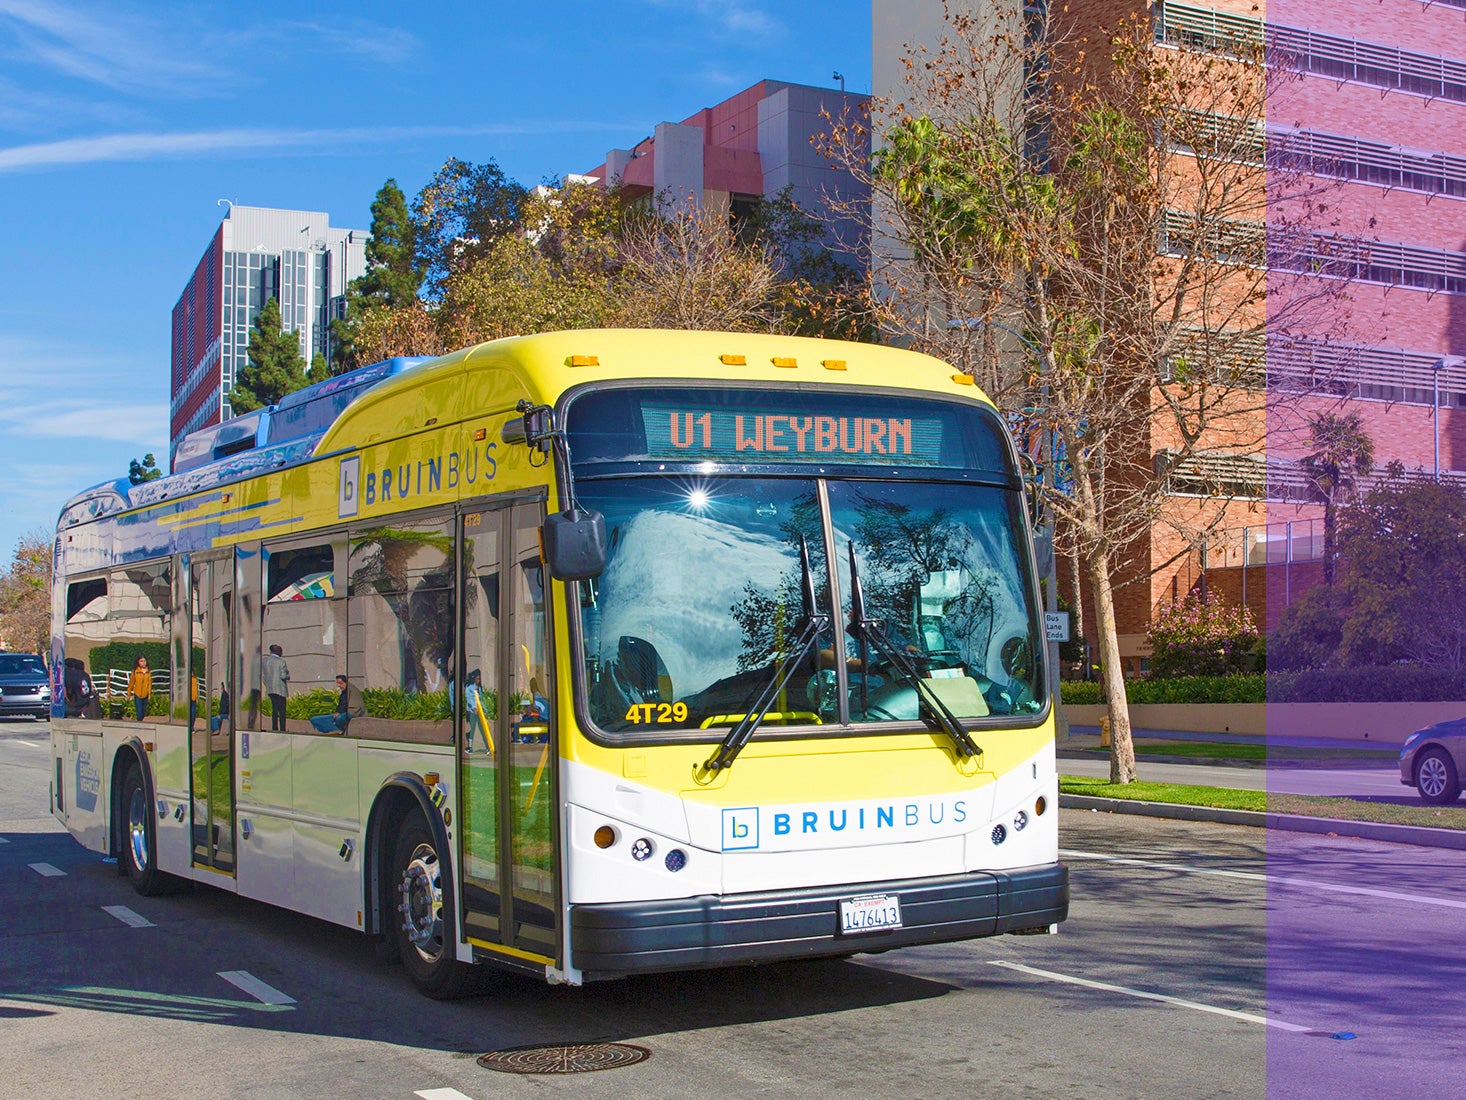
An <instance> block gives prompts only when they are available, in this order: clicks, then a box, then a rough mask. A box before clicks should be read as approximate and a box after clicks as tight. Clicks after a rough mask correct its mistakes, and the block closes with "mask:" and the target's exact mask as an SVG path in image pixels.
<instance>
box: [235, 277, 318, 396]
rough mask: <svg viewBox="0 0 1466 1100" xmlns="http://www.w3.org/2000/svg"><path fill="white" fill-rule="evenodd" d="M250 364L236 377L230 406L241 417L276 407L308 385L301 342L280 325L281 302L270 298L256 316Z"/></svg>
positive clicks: (251, 336)
mask: <svg viewBox="0 0 1466 1100" xmlns="http://www.w3.org/2000/svg"><path fill="white" fill-rule="evenodd" d="M248 353H249V365H248V366H246V367H243V368H241V369H240V371H239V373H238V374H236V375H235V376H234V387H233V388H232V389H231V390H230V391H229V405H230V407H231V408H232V409H233V410H234V414H235V415H236V416H238V415H239V414H241V413H247V412H254V410H255V409H262V408H264V407H265V406H266V405H273V404H275V403H276V402H277V401H279V400H280V398H282V397H284V396H285V395H286V394H287V393H294V392H295V391H296V390H298V389H301V388H302V387H303V386H305V384H306V377H305V357H304V356H302V355H301V354H300V339H299V337H297V336H296V335H295V333H293V332H286V331H284V330H283V329H282V328H281V325H280V302H279V299H276V298H271V299H270V300H269V301H267V302H266V303H265V304H264V306H263V308H261V310H260V311H259V313H258V314H256V315H255V323H254V327H253V328H252V330H251V331H250V334H249V348H248Z"/></svg>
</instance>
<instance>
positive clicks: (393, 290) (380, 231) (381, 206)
mask: <svg viewBox="0 0 1466 1100" xmlns="http://www.w3.org/2000/svg"><path fill="white" fill-rule="evenodd" d="M416 240H417V232H416V230H415V229H414V227H413V223H412V219H411V217H409V216H408V213H407V197H406V196H405V195H403V193H402V189H401V188H400V187H398V186H397V181H396V180H395V179H389V180H388V181H387V182H386V183H384V184H382V188H381V190H380V191H378V192H377V197H376V199H374V200H373V202H372V235H371V239H370V240H368V241H367V244H366V262H367V271H366V274H365V275H363V276H361V278H359V279H356V280H355V281H354V282H353V284H352V290H353V291H355V292H356V293H357V294H360V295H361V296H362V297H364V298H370V299H374V300H376V301H379V302H381V303H383V304H384V305H387V306H393V307H397V306H405V305H409V304H411V303H412V302H413V301H414V300H415V299H416V298H417V292H418V288H419V287H421V286H422V272H421V271H420V270H419V268H418V266H417V262H416V259H415V252H414V250H415V248H416Z"/></svg>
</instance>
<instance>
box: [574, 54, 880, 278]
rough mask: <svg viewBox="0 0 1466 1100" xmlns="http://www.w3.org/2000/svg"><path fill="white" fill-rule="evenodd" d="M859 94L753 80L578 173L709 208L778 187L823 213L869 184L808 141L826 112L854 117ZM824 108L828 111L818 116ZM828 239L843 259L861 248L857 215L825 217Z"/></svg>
mask: <svg viewBox="0 0 1466 1100" xmlns="http://www.w3.org/2000/svg"><path fill="white" fill-rule="evenodd" d="M867 98H868V97H866V96H863V95H856V94H854V93H848V92H843V91H841V90H839V89H837V88H815V87H810V86H808V85H804V84H787V83H784V82H782V81H778V80H760V81H759V82H758V83H757V84H755V85H753V86H752V87H750V88H745V89H744V90H743V91H741V92H739V93H738V94H737V95H735V96H732V97H731V98H729V99H725V100H724V101H723V102H721V103H719V104H717V105H715V106H713V107H704V108H703V109H702V110H700V111H698V112H697V113H696V114H694V115H691V116H689V117H688V118H686V119H684V120H683V121H681V122H662V123H658V124H657V126H656V128H655V129H654V130H653V132H652V135H651V136H650V137H647V138H645V139H644V140H642V141H640V142H638V143H637V144H636V145H635V146H634V147H633V148H631V149H612V150H610V151H609V152H608V153H607V154H606V160H605V162H604V163H603V164H600V165H598V166H597V167H595V168H593V169H591V170H590V171H589V172H587V173H585V174H586V175H589V176H592V177H594V178H596V179H599V180H607V181H610V180H618V179H619V180H620V181H621V183H622V184H623V185H624V186H625V187H626V188H627V190H628V191H629V193H630V194H632V195H633V196H636V195H646V196H653V195H655V196H666V197H668V198H670V199H673V200H677V199H682V198H691V200H692V201H693V202H696V203H697V204H699V205H701V206H702V207H704V208H706V209H709V210H725V211H727V213H728V216H729V217H730V218H731V219H733V220H735V221H736V220H737V218H738V216H739V214H740V212H741V211H743V210H746V209H747V208H748V206H749V205H750V204H752V203H754V202H756V201H757V200H758V199H761V198H772V197H774V196H775V195H777V194H779V193H780V192H781V191H783V190H784V189H785V188H786V187H787V188H789V189H790V196H791V197H792V198H793V199H794V201H795V202H797V203H798V204H799V205H800V207H801V208H802V209H803V210H805V211H806V212H807V213H809V214H811V215H814V216H817V217H826V216H827V211H828V210H829V209H830V200H834V202H835V204H836V206H837V207H841V208H848V206H849V205H851V204H856V203H862V202H865V201H867V200H868V198H869V191H868V190H867V189H866V188H865V187H864V186H863V185H861V184H859V183H858V182H857V181H856V180H854V179H853V178H852V177H851V176H850V174H849V173H847V172H843V171H839V170H836V168H835V167H834V166H833V165H832V164H831V163H830V162H829V161H828V160H826V159H825V158H824V157H823V156H821V154H820V151H819V149H818V148H816V145H815V142H816V140H817V139H818V137H819V135H821V134H824V133H827V132H828V131H829V129H830V122H829V121H828V119H831V118H832V119H837V120H838V119H840V118H842V117H845V116H846V115H847V114H848V115H850V116H851V117H856V116H857V115H858V113H859V112H860V110H861V109H862V107H863V105H864V103H865V102H866V100H867ZM827 116H828V118H827ZM829 223H830V228H829V232H828V243H829V244H830V245H831V246H832V247H834V248H837V249H839V250H840V251H841V252H842V253H843V255H842V258H844V259H846V260H847V262H852V263H854V262H863V261H861V260H860V257H861V256H862V254H863V252H864V249H865V228H864V220H863V219H856V218H840V217H834V218H830V219H829Z"/></svg>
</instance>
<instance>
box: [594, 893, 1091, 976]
mask: <svg viewBox="0 0 1466 1100" xmlns="http://www.w3.org/2000/svg"><path fill="white" fill-rule="evenodd" d="M881 894H884V895H887V896H892V895H894V896H896V897H899V899H900V905H901V918H902V925H901V927H900V928H891V929H884V930H882V931H878V932H860V933H853V934H842V933H841V931H840V916H839V914H840V902H841V901H849V900H850V899H852V898H857V897H865V896H869V895H881ZM1068 915H1069V869H1068V868H1067V867H1065V866H1064V865H1063V864H1046V865H1044V866H1041V867H1022V868H1016V869H1014V870H1008V871H975V872H972V873H970V874H963V875H945V876H942V877H939V878H926V879H907V880H899V879H898V880H894V881H888V882H864V883H855V884H852V885H845V886H818V887H807V888H804V889H798V890H771V891H768V892H765V893H756V894H734V895H728V896H726V897H721V898H720V897H717V896H715V895H705V896H702V897H694V898H676V899H672V900H667V901H646V902H618V903H615V904H607V905H572V906H571V907H570V952H571V960H572V964H573V965H574V967H575V969H577V970H579V971H580V972H581V974H582V975H583V976H584V978H585V979H586V980H588V981H593V980H596V979H601V978H619V977H624V976H625V975H628V974H644V973H650V972H653V971H659V970H691V969H697V968H699V967H714V966H739V965H743V964H747V963H760V962H775V961H777V960H780V959H808V958H819V957H820V956H829V955H851V954H856V953H859V952H877V951H889V950H891V949H893V948H897V947H910V946H912V945H915V944H923V943H945V942H948V941H951V940H966V939H975V938H977V937H980V936H996V935H1000V934H1002V933H1004V932H1018V931H1026V930H1038V929H1043V928H1046V927H1047V926H1049V925H1051V924H1057V923H1059V922H1060V921H1062V920H1064V919H1065V917H1067V916H1068Z"/></svg>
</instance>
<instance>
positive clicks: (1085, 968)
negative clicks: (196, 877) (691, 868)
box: [0, 725, 1466, 1100]
mask: <svg viewBox="0 0 1466 1100" xmlns="http://www.w3.org/2000/svg"><path fill="white" fill-rule="evenodd" d="M44 744H45V741H44V734H43V727H39V726H35V727H27V726H23V725H0V1031H3V1034H4V1041H3V1042H0V1096H7V1097H8V1096H47V1097H90V1096H106V1097H115V1096H118V1095H145V1094H155V1093H157V1094H170V1095H186V1096H189V1097H191V1098H194V1097H197V1098H204V1097H249V1098H255V1097H260V1098H264V1097H336V1096H341V1097H346V1096H351V1097H394V1098H398V1097H400V1098H409V1097H413V1096H415V1095H416V1096H423V1097H425V1098H426V1100H458V1098H459V1097H470V1098H484V1097H488V1096H491V1095H493V1096H500V1095H503V1096H513V1095H531V1094H535V1095H544V1093H543V1091H535V1090H544V1089H547V1088H548V1089H551V1090H555V1091H556V1092H557V1094H564V1095H569V1094H570V1091H571V1090H573V1092H574V1095H576V1096H577V1097H581V1096H591V1097H596V1096H607V1097H628V1098H629V1097H637V1098H641V1097H688V1096H708V1097H743V1096H770V1097H784V1096H789V1097H800V1096H811V1097H813V1096H818V1097H830V1096H862V1097H871V1096H876V1097H885V1096H919V1097H943V1096H955V1095H981V1096H985V1097H993V1096H996V1097H1010V1096H1011V1097H1034V1096H1039V1097H1043V1096H1063V1097H1082V1096H1115V1097H1176V1096H1187V1097H1207V1096H1215V1097H1256V1096H1262V1095H1264V1092H1265V1091H1266V1093H1267V1095H1269V1096H1331V1097H1332V1096H1338V1095H1345V1094H1358V1093H1360V1092H1361V1091H1364V1092H1366V1093H1372V1094H1374V1095H1394V1094H1396V1092H1397V1086H1398V1091H1399V1093H1400V1094H1405V1093H1406V1092H1408V1091H1409V1090H1414V1091H1413V1093H1412V1094H1413V1095H1432V1094H1443V1088H1442V1082H1443V1081H1446V1080H1448V1078H1447V1077H1445V1076H1436V1074H1441V1073H1443V1072H1445V1071H1446V1070H1447V1069H1448V1066H1447V1065H1446V1064H1445V1063H1450V1066H1449V1068H1451V1069H1453V1071H1454V1072H1455V1073H1457V1074H1459V1071H1460V1069H1461V1068H1462V1065H1466V1061H1463V1060H1462V1052H1461V1049H1460V1041H1459V1040H1458V1039H1457V1038H1456V1037H1455V1035H1454V1034H1453V1032H1454V1030H1455V1023H1456V1021H1459V1020H1460V1019H1462V1018H1466V1013H1463V1010H1466V1004H1463V993H1462V992H1461V991H1462V990H1463V989H1466V982H1463V981H1462V980H1461V979H1462V978H1463V977H1466V967H1463V962H1462V958H1463V950H1462V947H1461V940H1462V937H1461V936H1460V935H1459V929H1460V928H1461V918H1462V909H1463V908H1466V857H1463V854H1462V853H1443V852H1431V851H1420V850H1413V851H1400V850H1396V849H1394V848H1393V847H1392V846H1388V845H1368V844H1365V843H1364V842H1355V841H1338V840H1332V839H1330V838H1323V837H1320V838H1304V837H1293V836H1287V837H1278V836H1269V835H1267V834H1265V833H1263V832H1262V831H1261V830H1256V829H1245V828H1231V827H1227V826H1215V825H1198V824H1183V823H1179V822H1170V821H1156V820H1149V819H1140V818H1125V817H1119V816H1116V817H1111V816H1108V815H1104V814H1090V813H1070V812H1068V811H1066V812H1065V814H1064V816H1063V818H1062V819H1061V827H1062V829H1063V834H1062V835H1063V841H1062V842H1063V845H1064V847H1065V849H1066V851H1067V855H1066V861H1067V862H1069V864H1070V866H1071V869H1072V873H1073V892H1074V900H1073V909H1072V915H1071V919H1070V921H1069V922H1068V923H1067V924H1066V925H1064V926H1063V929H1062V931H1061V932H1060V934H1059V935H1057V936H1045V937H1021V938H1020V937H1002V938H998V939H993V940H983V941H975V942H971V943H964V944H954V945H947V946H941V947H931V948H917V949H910V950H906V951H900V952H894V953H891V954H886V955H867V956H857V957H855V958H854V959H852V960H849V961H842V962H822V963H803V964H791V965H780V966H769V967H762V968H746V969H738V970H731V971H720V972H713V973H708V972H702V973H694V974H687V975H670V976H659V977H649V978H641V979H634V980H628V981H622V982H612V983H605V984H601V985H595V986H589V987H586V988H583V989H555V988H549V987H545V986H541V985H534V984H530V983H523V982H512V983H511V984H509V985H508V986H507V987H506V988H504V989H502V990H500V991H499V992H497V993H493V994H489V995H485V996H481V997H477V998H474V999H471V1000H466V1001H460V1002H457V1003H452V1004H438V1003H434V1002H431V1001H427V1000H424V999H422V998H420V997H419V996H418V995H417V994H416V993H415V992H413V991H412V990H411V989H410V988H409V987H408V985H407V982H406V980H405V978H404V977H403V975H402V973H401V971H400V969H398V968H395V967H391V966H388V965H386V964H383V963H380V962H378V961H377V959H376V957H375V955H374V953H373V950H372V948H371V946H370V944H369V943H368V942H366V941H365V940H363V939H362V938H360V937H359V936H357V935H356V934H355V933H352V932H349V931H347V930H344V929H338V928H335V927H333V926H330V925H326V924H322V923H320V922H317V921H314V920H311V919H309V918H305V917H299V916H296V915H293V914H289V913H285V912H282V911H280V910H276V909H272V908H270V907H269V906H264V905H259V904H255V903H251V902H245V901H241V900H239V899H237V898H234V897H232V896H230V895H227V894H224V893H221V892H219V891H216V890H212V889H209V888H204V887H199V888H195V889H192V890H188V891H185V892H183V893H180V894H176V895H173V896H169V897H162V898H141V897H138V896H136V895H135V894H133V893H132V891H131V890H130V889H129V888H128V886H127V884H126V881H125V880H124V879H121V878H118V877H117V875H116V873H115V868H113V867H111V866H108V865H104V864H103V863H102V862H101V861H100V860H99V859H98V857H96V856H95V855H94V854H92V853H89V852H86V851H84V850H83V849H81V848H80V847H79V846H77V845H76V844H75V843H74V842H73V841H72V840H71V839H70V837H69V836H67V835H66V834H65V833H64V832H60V831H58V829H57V827H56V826H55V825H54V823H53V822H52V821H51V819H50V818H49V817H48V816H47V814H46V781H47V775H46V770H45V765H46V751H45V748H44ZM37 865H49V867H50V868H54V869H55V870H57V871H60V872H63V873H62V874H51V873H50V871H49V870H48V869H47V868H46V867H41V868H40V869H39V870H38V869H37ZM1293 880H1308V881H1313V882H1327V883H1329V884H1330V887H1329V889H1327V890H1324V889H1321V888H1319V887H1316V886H1313V887H1305V886H1302V885H1298V884H1297V883H1295V882H1294V881H1293ZM1370 890H1373V891H1375V892H1374V893H1370V892H1368V891H1370ZM1395 894H1402V895H1404V896H1403V897H1395V896H1394V895H1395ZM1452 905H1454V906H1455V907H1454V908H1453V907H1452ZM119 906H120V907H125V909H118V908H117V907H119ZM141 922H146V923H145V924H142V926H134V925H138V924H140V923H141ZM1432 943H1434V944H1436V945H1437V946H1433V947H1430V948H1427V947H1426V946H1425V945H1426V944H1432ZM241 971H242V972H245V973H246V974H247V975H248V976H250V977H252V978H253V979H254V980H255V982H260V983H264V984H265V986H266V987H268V988H266V989H262V988H261V987H260V986H259V985H255V984H251V983H250V982H249V981H248V980H247V979H245V978H241V977H240V975H239V973H238V972H241ZM221 973H229V974H231V975H232V976H233V977H234V978H235V980H236V981H242V982H244V984H245V986H246V987H247V988H241V987H239V986H238V985H235V984H231V983H230V982H229V981H228V980H226V979H225V978H223V977H221V976H220V975H221ZM250 989H253V990H254V992H255V994H256V995H251V993H250V992H249V990H250ZM272 992H278V993H280V994H283V995H284V996H286V997H288V998H290V1002H289V1003H282V1004H267V1003H263V1001H262V1000H261V998H264V1000H278V999H279V998H277V997H272V996H271V993H272ZM1290 1029H1296V1030H1290ZM1342 1032H1352V1033H1354V1034H1355V1035H1357V1038H1355V1039H1342V1038H1331V1037H1330V1036H1332V1035H1335V1034H1338V1033H1342ZM607 1040H614V1041H622V1042H629V1043H635V1044H639V1045H641V1046H643V1047H646V1048H647V1049H649V1050H650V1051H651V1054H652V1056H651V1058H650V1059H649V1060H648V1061H646V1062H643V1063H641V1064H640V1065H637V1066H632V1067H628V1068H623V1069H617V1070H612V1071H607V1072H602V1073H595V1074H586V1075H577V1076H574V1077H568V1078H564V1077H549V1078H545V1077H539V1078H524V1077H516V1076H508V1075H503V1074H499V1073H494V1072H491V1071H488V1070H485V1069H483V1068H481V1067H480V1066H479V1065H478V1064H477V1063H476V1062H475V1061H474V1057H473V1056H474V1055H477V1054H479V1053H482V1052H485V1051H489V1050H496V1049H502V1048H505V1047H510V1046H518V1045H524V1044H545V1043H557V1042H599V1041H607ZM1422 1043H1423V1044H1426V1045H1425V1046H1424V1047H1422V1046H1421V1044H1422ZM1422 1050H1424V1051H1427V1052H1428V1054H1429V1056H1428V1057H1423V1056H1422ZM1432 1060H1433V1061H1432ZM1453 1060H1454V1061H1453ZM1364 1082H1370V1084H1369V1085H1368V1086H1366V1085H1364V1084H1363V1083H1364ZM1432 1083H1433V1084H1434V1086H1435V1087H1431V1085H1432ZM442 1090H448V1091H442ZM1444 1091H1450V1090H1449V1089H1444Z"/></svg>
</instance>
